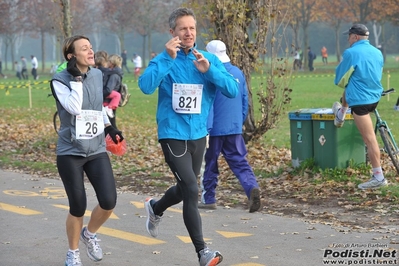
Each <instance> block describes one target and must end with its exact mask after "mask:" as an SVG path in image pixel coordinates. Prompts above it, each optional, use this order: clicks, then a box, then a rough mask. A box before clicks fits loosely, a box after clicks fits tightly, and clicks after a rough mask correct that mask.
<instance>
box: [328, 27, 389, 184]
mask: <svg viewBox="0 0 399 266" xmlns="http://www.w3.org/2000/svg"><path fill="white" fill-rule="evenodd" d="M344 34H349V35H348V41H349V44H350V48H348V49H347V50H345V52H344V54H343V58H342V61H341V63H340V64H339V65H338V66H337V68H336V71H335V73H336V75H335V84H336V85H338V86H340V87H342V88H344V92H343V96H342V106H341V104H340V103H339V102H335V103H334V105H333V112H334V114H335V120H334V124H335V126H337V127H342V126H343V124H344V119H345V114H346V111H347V110H348V108H349V107H350V108H351V112H352V115H353V119H354V121H355V124H356V126H357V128H358V129H359V132H360V134H361V135H362V137H363V140H364V142H365V144H366V146H367V154H368V156H369V158H370V162H371V165H372V167H373V175H372V177H371V179H370V180H369V181H367V182H365V183H361V184H359V186H358V187H359V188H360V189H368V188H372V189H374V188H379V187H381V186H386V185H387V180H386V179H385V178H384V174H383V172H382V169H381V162H380V148H379V146H378V142H377V138H376V135H375V133H374V126H373V122H372V119H371V116H370V113H371V112H373V111H374V110H375V108H376V107H377V105H378V102H379V100H380V98H381V93H382V91H383V87H382V85H381V78H382V70H383V66H384V59H383V56H382V54H381V51H380V50H378V49H377V48H375V47H374V46H372V45H370V42H369V40H368V37H369V30H368V29H367V27H366V26H365V25H363V24H354V25H352V27H351V28H350V29H349V30H348V31H346V32H344Z"/></svg>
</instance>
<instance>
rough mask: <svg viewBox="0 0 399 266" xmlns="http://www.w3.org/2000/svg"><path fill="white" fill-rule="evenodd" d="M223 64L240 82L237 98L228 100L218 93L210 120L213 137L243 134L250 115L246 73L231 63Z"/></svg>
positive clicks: (210, 133)
mask: <svg viewBox="0 0 399 266" xmlns="http://www.w3.org/2000/svg"><path fill="white" fill-rule="evenodd" d="M223 64H224V66H225V68H226V70H227V71H228V72H229V73H230V74H232V75H233V77H234V78H235V79H236V80H237V81H238V95H237V97H235V98H227V97H226V96H224V95H223V94H222V93H221V92H220V91H218V92H216V97H215V101H214V103H213V107H212V109H211V111H210V113H209V118H208V131H209V135H210V136H211V137H215V136H225V135H233V134H242V125H243V124H244V121H245V119H246V117H247V114H248V90H247V82H246V80H245V76H244V73H242V71H241V70H240V69H239V68H238V67H236V66H234V65H232V64H231V63H230V62H228V63H223Z"/></svg>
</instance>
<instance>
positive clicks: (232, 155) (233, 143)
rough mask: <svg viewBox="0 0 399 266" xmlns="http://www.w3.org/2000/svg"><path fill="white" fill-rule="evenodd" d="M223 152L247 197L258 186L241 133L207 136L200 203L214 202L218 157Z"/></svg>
mask: <svg viewBox="0 0 399 266" xmlns="http://www.w3.org/2000/svg"><path fill="white" fill-rule="evenodd" d="M220 153H222V154H223V156H224V158H225V160H226V162H227V164H228V165H229V167H230V169H231V171H233V173H234V174H235V176H236V177H237V178H238V180H239V181H240V183H241V186H242V187H243V189H244V191H245V194H246V195H247V197H248V199H249V197H250V193H251V190H252V189H253V188H259V185H258V182H257V181H256V177H255V174H254V172H253V170H252V168H251V166H250V165H249V163H248V161H247V158H246V156H247V153H248V152H247V148H246V147H245V142H244V139H243V137H242V135H241V134H235V135H227V136H216V137H209V147H208V149H207V150H206V152H205V171H204V174H203V177H202V178H201V187H202V196H201V201H202V203H206V204H211V203H215V202H216V198H215V194H216V193H215V190H216V187H217V185H218V175H219V169H218V158H219V155H220Z"/></svg>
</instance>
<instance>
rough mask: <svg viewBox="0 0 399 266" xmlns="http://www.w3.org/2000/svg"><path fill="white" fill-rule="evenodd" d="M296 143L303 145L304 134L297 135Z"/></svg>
mask: <svg viewBox="0 0 399 266" xmlns="http://www.w3.org/2000/svg"><path fill="white" fill-rule="evenodd" d="M296 142H298V143H302V134H301V133H296Z"/></svg>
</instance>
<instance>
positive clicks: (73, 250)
mask: <svg viewBox="0 0 399 266" xmlns="http://www.w3.org/2000/svg"><path fill="white" fill-rule="evenodd" d="M76 251H79V249H69V252H72V253H75V252H76Z"/></svg>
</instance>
